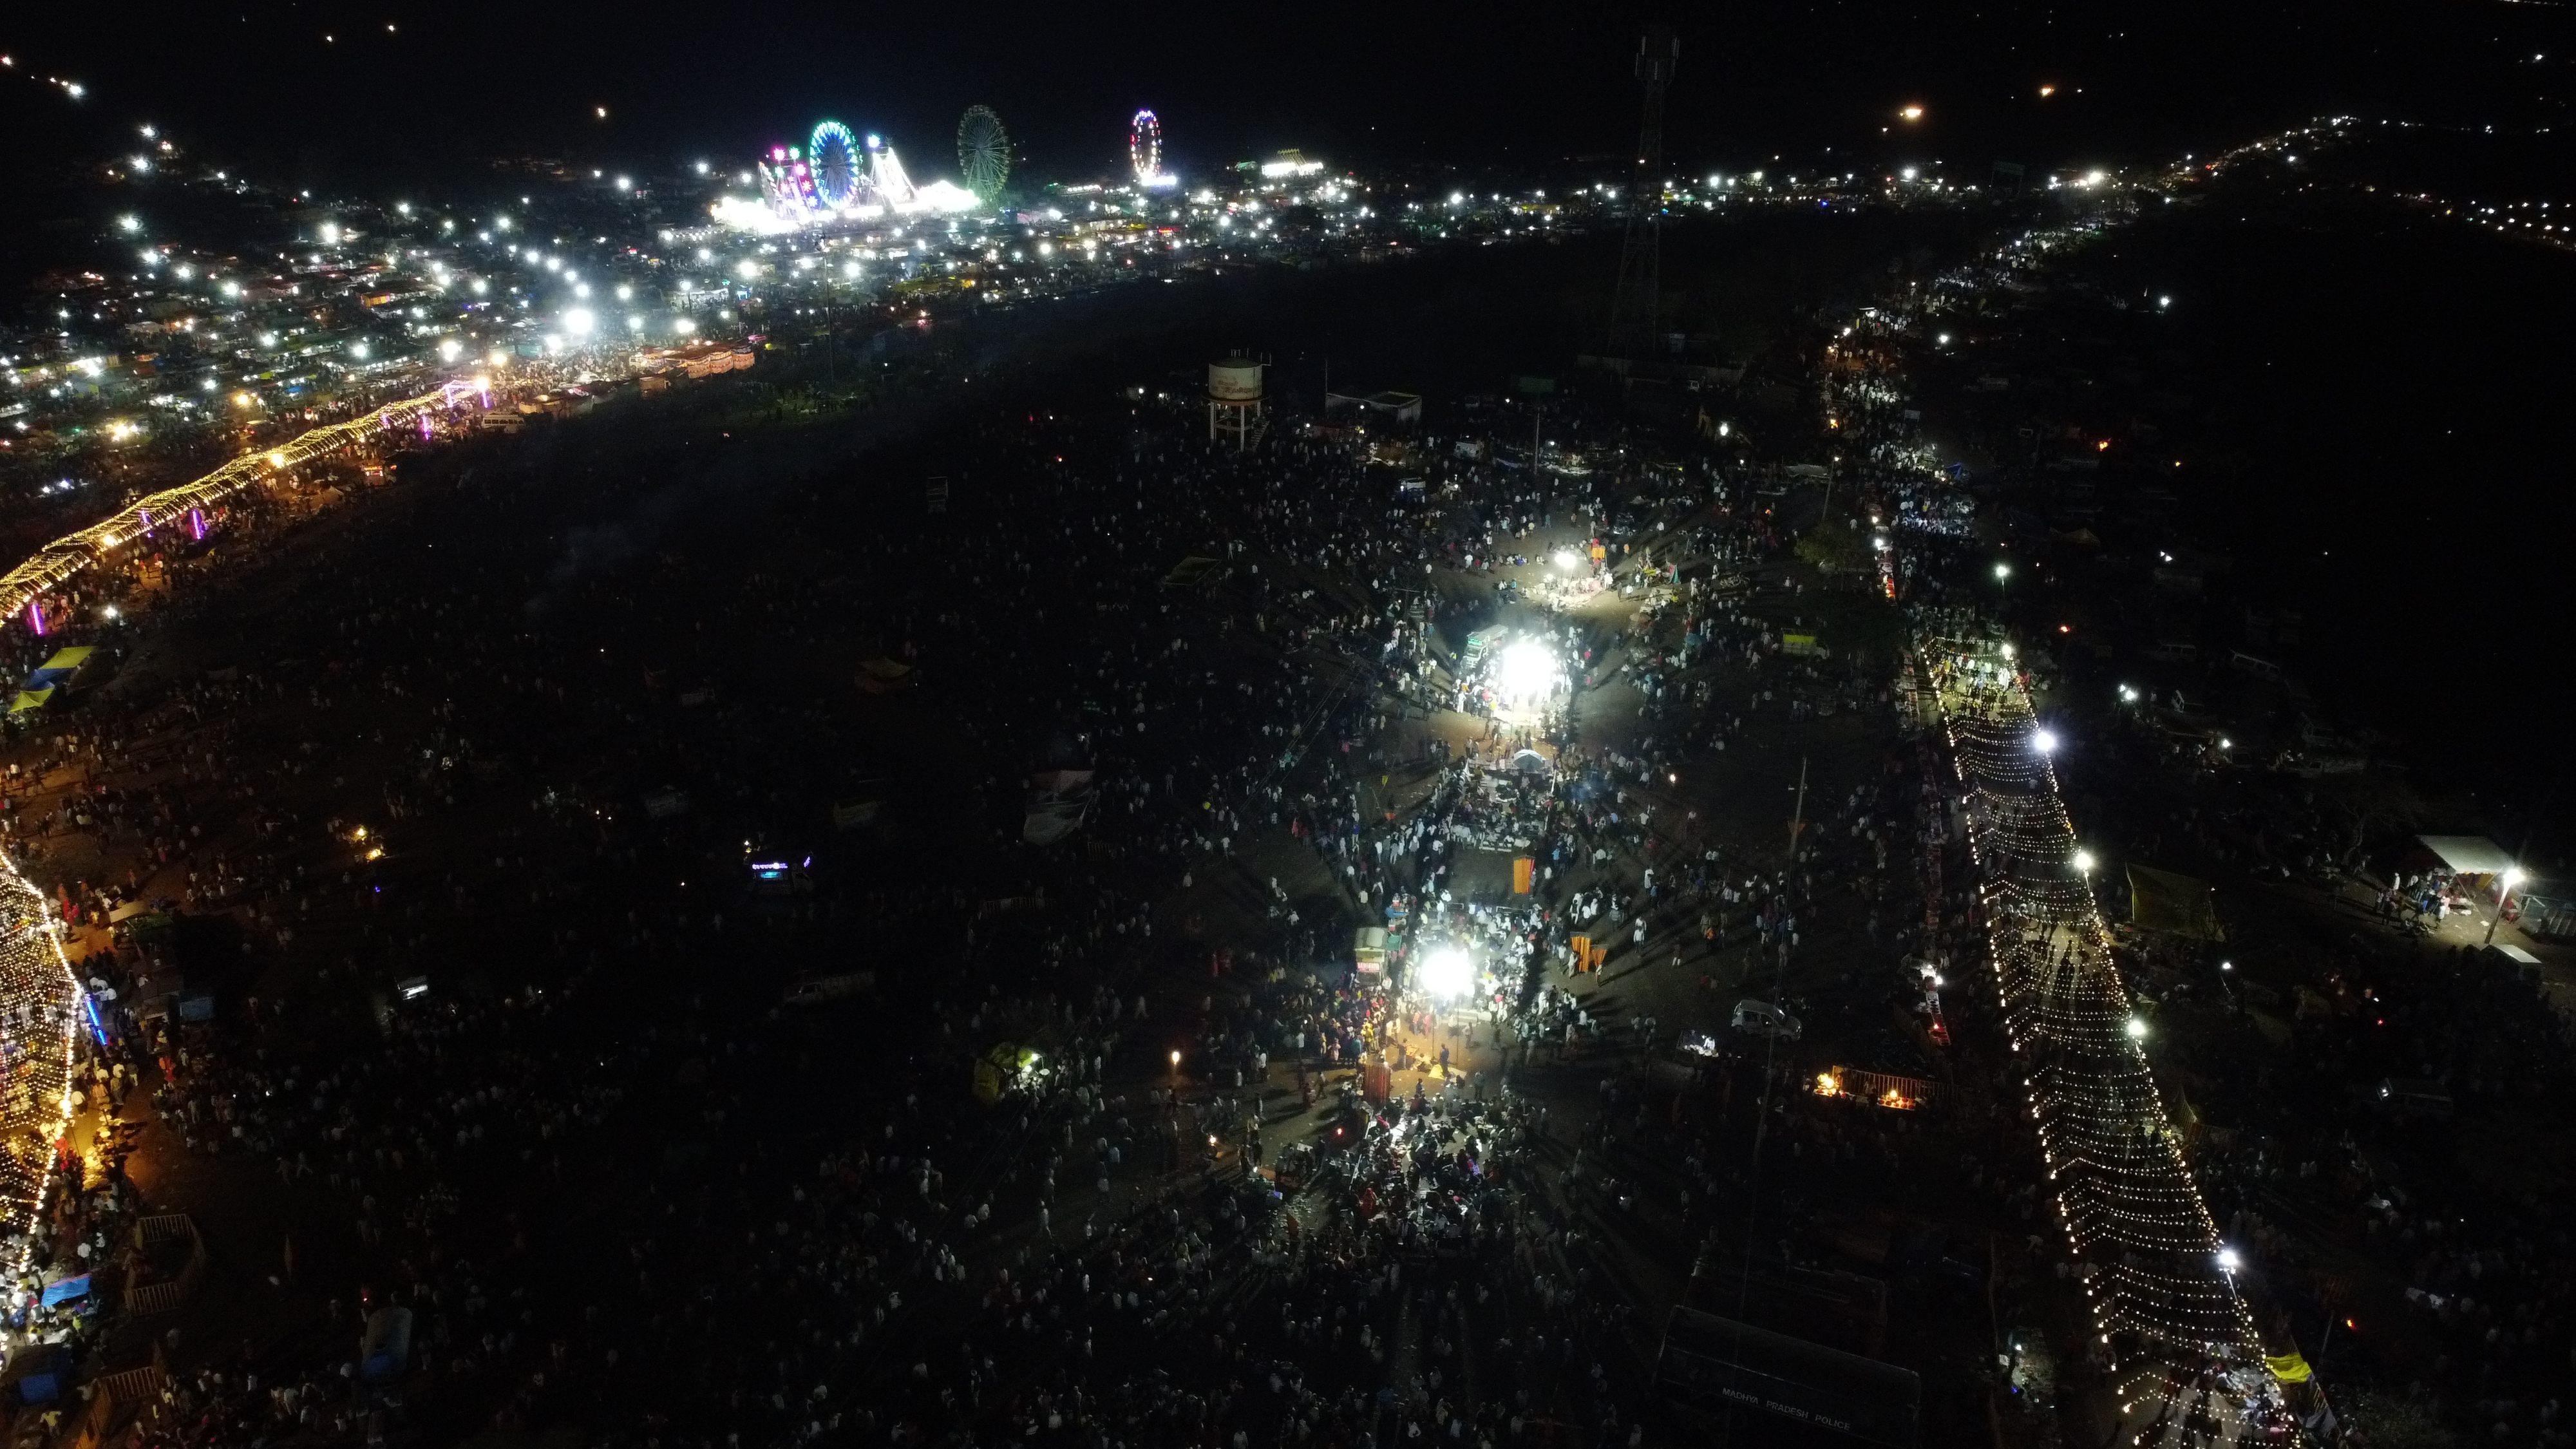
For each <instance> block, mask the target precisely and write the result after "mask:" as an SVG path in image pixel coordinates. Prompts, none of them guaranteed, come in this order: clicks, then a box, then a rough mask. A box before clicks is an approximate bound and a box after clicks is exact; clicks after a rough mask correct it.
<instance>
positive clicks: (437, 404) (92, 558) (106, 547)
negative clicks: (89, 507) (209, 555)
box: [0, 381, 491, 619]
mask: <svg viewBox="0 0 2576 1449" xmlns="http://www.w3.org/2000/svg"><path fill="white" fill-rule="evenodd" d="M478 393H479V394H481V396H482V401H483V404H484V405H485V406H487V407H488V406H490V405H491V392H490V386H489V384H488V382H484V381H476V382H449V383H444V384H442V385H441V386H440V387H439V388H438V389H437V390H436V391H434V392H426V393H422V394H421V395H420V396H418V397H410V398H404V399H403V400H402V401H400V402H394V403H387V404H386V405H385V406H383V407H380V408H378V409H376V410H375V411H374V412H371V413H368V414H366V415H365V416H363V417H356V418H351V419H349V420H348V421H346V422H339V423H325V424H323V425H322V426H321V427H318V428H308V429H306V430H305V431H303V432H301V433H298V434H296V435H295V437H293V438H292V439H290V440H288V441H286V442H284V443H280V444H279V445H277V446H276V447H274V448H270V449H268V450H267V451H265V452H257V453H244V454H242V455H241V456H239V457H237V458H234V459H233V460H232V461H230V462H228V463H226V464H224V465H223V466H222V467H220V468H217V469H216V470H215V471H213V472H211V473H208V474H207V475H206V476H204V477H202V478H199V479H197V480H195V481H194V482H190V483H182V484H180V485H179V486H178V487H176V488H165V489H162V490H161V491H160V492H158V493H154V494H152V495H150V496H149V497H146V498H142V499H138V500H136V501H135V502H133V503H129V504H127V505H126V506H125V507H123V508H121V509H119V510H117V511H116V512H115V513H114V514H112V515H110V516H109V517H107V518H105V519H102V520H100V521H99V522H97V523H93V524H91V525H90V526H89V527H87V528H84V529H82V530H81V531H80V532H78V533H67V534H65V535H63V536H62V537H61V538H58V539H55V540H54V541H53V542H52V543H49V544H47V545H45V546H44V547H43V548H41V549H39V550H37V551H36V553H35V554H34V555H33V556H31V557H30V558H28V559H27V560H26V561H25V562H23V563H21V564H19V565H18V566H17V567H16V568H13V569H11V570H9V572H7V573H6V574H0V619H6V618H14V617H16V616H17V614H18V613H19V611H20V610H22V609H24V608H26V607H27V605H28V604H30V603H32V602H34V601H35V600H37V599H39V598H42V597H43V596H44V595H45V594H47V593H50V592H51V591H53V590H54V589H56V588H59V587H61V586H62V585H63V584H64V583H66V582H68V581H69V580H70V579H71V578H72V576H73V575H75V574H78V573H80V572H81V571H82V570H84V569H87V568H89V567H90V566H91V565H93V564H96V563H98V562H100V561H101V560H103V559H105V558H107V557H108V556H109V555H110V554H112V553H114V552H115V551H116V549H117V548H118V546H119V545H121V544H126V543H131V542H132V541H134V540H135V539H137V538H142V537H145V536H148V535H149V534H150V533H151V532H152V529H153V528H154V526H155V524H154V520H156V519H158V520H162V521H164V522H175V521H177V520H180V519H184V518H185V517H186V516H187V515H188V511H189V510H190V509H192V508H210V507H212V506H214V505H215V504H217V503H219V502H221V501H223V500H224V499H226V498H229V497H231V496H232V495H233V494H235V493H239V492H240V491H241V490H243V489H245V488H248V487H250V486H251V485H252V484H254V483H260V482H265V481H268V480H270V479H273V478H276V477H278V476H279V475H281V474H283V473H285V472H287V471H288V470H290V469H292V468H294V467H295V466H296V465H297V464H299V463H305V462H310V461H311V460H313V459H315V458H320V457H324V456H327V455H329V454H331V453H336V452H338V451H340V450H341V449H343V448H347V447H351V446H353V445H360V444H364V443H366V442H367V441H369V440H371V439H372V438H373V437H374V436H375V435H376V434H378V433H381V432H386V431H390V430H392V429H397V428H407V427H412V426H414V425H418V426H419V427H420V428H421V429H422V431H423V432H424V433H426V432H427V431H428V428H429V424H428V422H427V421H426V419H427V417H428V415H430V414H432V413H434V412H437V411H441V410H451V411H452V410H453V409H454V408H456V407H457V405H458V404H459V403H460V402H462V401H463V400H464V399H465V398H467V397H470V396H474V395H476V394H478Z"/></svg>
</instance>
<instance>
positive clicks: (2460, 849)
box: [2415, 835, 2513, 875]
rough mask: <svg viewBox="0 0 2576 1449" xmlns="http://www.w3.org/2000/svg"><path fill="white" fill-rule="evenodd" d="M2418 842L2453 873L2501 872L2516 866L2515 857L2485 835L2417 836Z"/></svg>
mask: <svg viewBox="0 0 2576 1449" xmlns="http://www.w3.org/2000/svg"><path fill="white" fill-rule="evenodd" d="M2415 843H2416V844H2418V845H2420V846H2423V847H2424V848H2425V849H2426V850H2429V851H2431V852H2432V853H2433V858H2434V859H2435V860H2438V861H2440V862H2441V863H2442V868H2443V869H2444V870H2447V871H2449V872H2450V873H2451V874H2453V875H2502V874H2504V873H2505V872H2506V871H2508V870H2510V869H2512V868H2513V857H2512V856H2510V855H2507V854H2505V853H2504V850H2503V848H2502V847H2500V846H2498V845H2497V844H2496V843H2495V842H2494V841H2492V840H2489V839H2487V838H2486V837H2485V836H2483V835H2418V836H2416V837H2415Z"/></svg>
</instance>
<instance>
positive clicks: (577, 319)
mask: <svg viewBox="0 0 2576 1449" xmlns="http://www.w3.org/2000/svg"><path fill="white" fill-rule="evenodd" d="M563 320H564V330H565V331H567V332H570V333H572V334H573V335H574V336H576V337H579V336H581V335H583V334H584V333H587V332H588V331H590V329H591V327H592V326H593V325H594V324H595V323H596V322H597V321H598V320H599V319H597V318H595V317H593V316H591V314H590V309H589V308H587V307H575V308H573V309H572V310H571V311H569V312H566V313H565V314H564V319H563Z"/></svg>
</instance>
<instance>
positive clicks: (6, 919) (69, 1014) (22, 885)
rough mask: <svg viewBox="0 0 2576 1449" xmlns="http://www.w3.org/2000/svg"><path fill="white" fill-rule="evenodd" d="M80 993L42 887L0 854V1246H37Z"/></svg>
mask: <svg viewBox="0 0 2576 1449" xmlns="http://www.w3.org/2000/svg"><path fill="white" fill-rule="evenodd" d="M82 1005H83V997H82V992H81V987H80V982H79V979H78V978H77V977H75V976H74V975H73V974H72V963H71V958H70V957H68V956H66V955H65V954H64V953H63V942H62V931H61V927H60V925H59V924H58V923H57V922H56V921H55V919H54V914H53V910H52V903H51V902H49V901H48V900H46V898H45V893H44V892H43V891H40V890H38V889H36V887H35V886H34V885H32V884H30V883H29V882H28V880H27V878H26V877H24V876H22V875H20V874H18V869H17V866H16V865H15V864H14V863H12V862H11V861H10V860H9V859H8V858H7V857H6V856H5V855H0V1243H6V1242H14V1243H17V1244H18V1245H19V1247H18V1251H17V1253H16V1254H15V1256H14V1258H13V1260H12V1262H11V1265H10V1272H11V1273H12V1274H13V1275H18V1276H23V1275H24V1274H25V1273H26V1271H27V1265H28V1257H29V1254H30V1253H32V1251H33V1250H34V1246H35V1241H34V1235H33V1232H32V1229H33V1228H34V1226H35V1223H36V1219H37V1217H38V1216H39V1215H40V1214H41V1213H43V1211H44V1207H45V1193H46V1190H47V1188H48V1186H49V1185H50V1184H51V1183H52V1182H53V1180H54V1166H55V1162H56V1160H57V1156H56V1155H57V1153H58V1152H59V1150H60V1144H61V1142H62V1139H63V1134H64V1133H65V1132H67V1131H69V1130H70V1126H71V1089H72V1054H73V1052H74V1051H75V1050H76V1049H77V1047H78V1043H79V1038H80V1021H81V1011H82Z"/></svg>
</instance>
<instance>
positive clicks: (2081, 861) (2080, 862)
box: [2075, 850, 2093, 875]
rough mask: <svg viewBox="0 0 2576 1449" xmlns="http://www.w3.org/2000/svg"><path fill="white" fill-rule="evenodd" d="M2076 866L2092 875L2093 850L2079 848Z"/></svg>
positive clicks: (2076, 853) (2076, 854) (2076, 855)
mask: <svg viewBox="0 0 2576 1449" xmlns="http://www.w3.org/2000/svg"><path fill="white" fill-rule="evenodd" d="M2075 868H2076V869H2077V870H2079V871H2082V872H2083V873H2084V874H2086V875H2091V874H2092V873H2093V852H2091V851H2089V850H2079V851H2077V852H2075Z"/></svg>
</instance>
